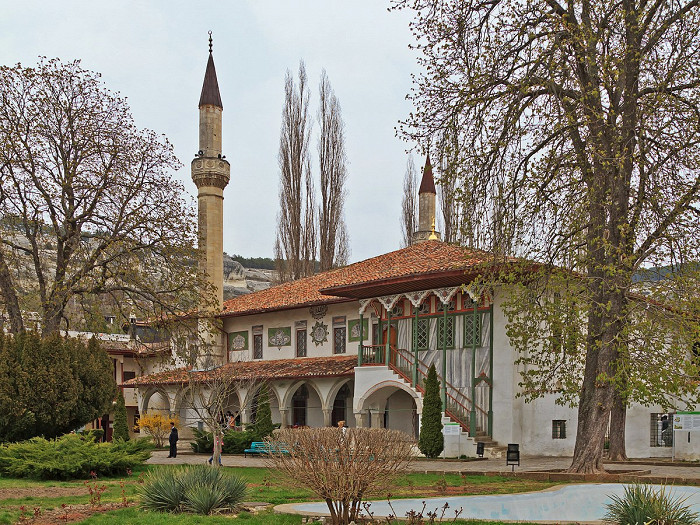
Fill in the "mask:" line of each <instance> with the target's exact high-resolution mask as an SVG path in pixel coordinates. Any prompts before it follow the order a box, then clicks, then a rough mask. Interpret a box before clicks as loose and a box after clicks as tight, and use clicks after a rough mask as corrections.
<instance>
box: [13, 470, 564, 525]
mask: <svg viewBox="0 0 700 525" xmlns="http://www.w3.org/2000/svg"><path fill="white" fill-rule="evenodd" d="M151 468H153V467H152V466H149V465H145V466H143V467H142V468H139V469H137V470H136V471H135V472H134V473H133V474H132V476H131V477H129V478H124V488H123V491H124V493H123V494H122V487H121V486H120V480H121V479H120V478H100V479H99V480H97V483H98V484H99V485H105V486H106V489H105V491H104V493H102V496H101V502H102V503H119V502H121V501H122V498H123V497H124V496H125V497H126V498H127V500H128V501H129V502H132V503H133V502H134V501H137V500H138V496H137V493H136V491H137V486H138V478H139V475H142V474H145V472H147V471H148V470H149V469H151ZM224 468H225V469H226V470H229V471H231V472H232V473H234V474H235V475H237V476H239V477H241V478H242V479H244V480H245V481H246V483H247V484H248V496H247V497H246V500H247V501H265V502H268V503H271V504H273V505H277V504H280V503H297V502H303V501H314V500H316V501H317V500H318V497H317V496H315V495H314V494H313V493H312V492H311V491H309V490H308V489H306V488H303V487H300V486H298V485H294V484H292V483H289V482H288V481H286V480H284V479H282V478H281V477H280V476H279V475H278V474H277V473H275V472H274V471H270V470H268V469H264V468H250V467H224ZM553 485H556V483H552V482H541V481H534V480H527V479H521V478H512V477H501V476H494V477H491V476H461V475H459V474H445V475H440V474H419V473H410V474H406V475H404V476H401V477H400V478H398V479H397V481H396V484H395V486H393V487H391V488H385V489H383V490H382V491H380V492H379V493H377V494H373V495H372V496H371V499H380V500H381V499H385V498H386V497H387V495H389V494H391V498H392V499H400V498H408V497H417V498H425V497H430V496H441V495H445V494H448V495H450V496H452V495H458V494H464V495H469V494H506V493H515V492H528V491H536V490H543V489H545V488H548V487H551V486H553ZM13 488H16V489H36V490H32V491H31V492H33V493H38V494H39V495H31V494H28V495H26V496H20V497H12V498H5V499H0V525H12V524H14V523H17V522H18V520H19V517H20V510H19V507H20V506H22V505H24V506H25V507H26V508H27V509H28V510H32V509H33V508H35V507H40V508H41V509H43V510H51V509H60V508H61V505H62V504H66V505H79V504H88V503H89V502H90V496H89V494H88V490H87V487H86V486H85V485H84V482H83V481H43V482H42V481H31V480H24V479H8V478H0V492H5V493H6V495H7V491H8V490H10V489H13ZM66 488H67V489H73V491H74V493H75V495H56V496H52V495H51V494H52V492H55V491H60V489H66ZM3 489H4V490H3ZM27 492H29V490H28V491H27ZM42 493H43V494H42ZM3 497H4V496H3ZM115 522H116V523H126V524H134V525H141V524H144V525H146V524H147V525H161V524H162V525H166V523H167V525H180V524H182V525H189V524H195V523H205V524H219V523H227V524H232V523H235V524H239V525H248V524H249V525H262V524H268V523H279V524H282V525H287V524H289V525H292V524H300V523H301V516H293V515H281V514H274V513H272V512H271V511H269V512H262V513H259V514H250V513H247V512H243V513H241V514H240V515H238V517H236V518H234V519H232V518H231V517H230V516H209V517H202V516H194V515H188V514H181V515H173V514H161V513H157V512H147V511H144V510H141V509H140V508H137V507H127V508H123V509H118V510H113V511H110V512H103V513H97V514H94V515H92V516H91V517H89V518H88V519H86V520H84V521H81V522H80V523H86V524H103V523H104V524H105V525H106V524H107V523H110V524H111V523H115ZM456 523H459V524H468V525H499V524H501V523H502V522H499V521H474V520H466V521H465V520H459V521H457V522H456Z"/></svg>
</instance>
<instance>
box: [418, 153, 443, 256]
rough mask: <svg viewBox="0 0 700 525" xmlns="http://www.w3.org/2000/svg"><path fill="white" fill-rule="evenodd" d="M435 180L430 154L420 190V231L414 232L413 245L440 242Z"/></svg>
mask: <svg viewBox="0 0 700 525" xmlns="http://www.w3.org/2000/svg"><path fill="white" fill-rule="evenodd" d="M436 196H437V192H436V191H435V179H433V167H432V166H431V165H430V154H428V156H427V157H426V159H425V168H423V179H422V180H421V182H420V188H419V189H418V230H416V231H415V232H413V239H412V244H416V243H418V242H423V241H428V240H440V233H439V232H436V231H435V197H436Z"/></svg>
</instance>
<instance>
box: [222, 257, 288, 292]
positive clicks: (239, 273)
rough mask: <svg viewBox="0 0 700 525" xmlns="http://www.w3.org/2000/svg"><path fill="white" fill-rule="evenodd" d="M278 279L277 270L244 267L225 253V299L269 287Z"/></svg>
mask: <svg viewBox="0 0 700 525" xmlns="http://www.w3.org/2000/svg"><path fill="white" fill-rule="evenodd" d="M276 280H277V272H276V271H275V270H263V269H259V268H244V267H243V265H242V264H241V263H239V262H238V261H234V260H233V259H231V257H229V256H228V255H227V254H224V301H226V300H228V299H231V298H232V297H238V296H239V295H244V294H247V293H251V292H257V291H260V290H265V289H266V288H269V287H270V286H271V285H272V283H273V282H276Z"/></svg>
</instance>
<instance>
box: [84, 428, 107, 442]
mask: <svg viewBox="0 0 700 525" xmlns="http://www.w3.org/2000/svg"><path fill="white" fill-rule="evenodd" d="M78 434H79V435H80V436H82V437H84V438H85V439H88V440H90V441H93V442H94V443H99V442H100V441H102V438H103V437H104V435H105V431H104V429H102V428H91V429H89V430H83V431H82V432H79V433H78Z"/></svg>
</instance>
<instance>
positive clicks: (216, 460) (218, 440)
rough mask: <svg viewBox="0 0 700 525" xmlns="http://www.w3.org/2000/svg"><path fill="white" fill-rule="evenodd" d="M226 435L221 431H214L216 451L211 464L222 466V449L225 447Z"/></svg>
mask: <svg viewBox="0 0 700 525" xmlns="http://www.w3.org/2000/svg"><path fill="white" fill-rule="evenodd" d="M223 443H224V436H223V433H222V432H220V431H218V432H217V431H214V453H213V454H212V462H211V464H212V465H214V466H215V467H219V466H221V449H222V448H223Z"/></svg>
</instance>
